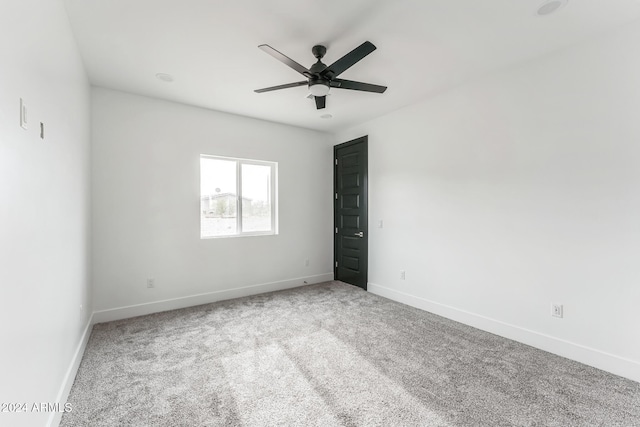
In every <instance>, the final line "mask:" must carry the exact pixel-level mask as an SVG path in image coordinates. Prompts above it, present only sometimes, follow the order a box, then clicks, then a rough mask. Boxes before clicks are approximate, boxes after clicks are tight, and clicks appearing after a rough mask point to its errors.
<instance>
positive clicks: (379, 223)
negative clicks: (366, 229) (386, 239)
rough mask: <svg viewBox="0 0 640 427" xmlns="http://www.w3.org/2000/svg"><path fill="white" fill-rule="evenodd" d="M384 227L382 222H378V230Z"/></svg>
mask: <svg viewBox="0 0 640 427" xmlns="http://www.w3.org/2000/svg"><path fill="white" fill-rule="evenodd" d="M383 226H384V222H383V221H382V220H380V221H378V228H382V227H383Z"/></svg>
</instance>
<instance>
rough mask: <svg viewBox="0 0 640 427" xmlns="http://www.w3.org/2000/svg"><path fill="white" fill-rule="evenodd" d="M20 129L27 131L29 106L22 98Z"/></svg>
mask: <svg viewBox="0 0 640 427" xmlns="http://www.w3.org/2000/svg"><path fill="white" fill-rule="evenodd" d="M20 127H21V128H22V129H24V130H27V106H26V105H25V103H24V101H23V100H22V98H20Z"/></svg>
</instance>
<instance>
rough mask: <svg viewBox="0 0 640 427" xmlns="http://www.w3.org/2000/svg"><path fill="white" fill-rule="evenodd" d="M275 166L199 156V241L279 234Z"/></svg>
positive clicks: (227, 158)
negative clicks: (211, 238)
mask: <svg viewBox="0 0 640 427" xmlns="http://www.w3.org/2000/svg"><path fill="white" fill-rule="evenodd" d="M277 175H278V164H277V163H275V162H264V161H260V160H247V159H234V158H230V157H216V156H207V155H204V154H203V155H201V156H200V237H201V238H203V239H205V238H209V237H226V236H255V235H264V234H277V233H278V230H277V228H278V219H277V209H276V207H277V204H278V200H277V194H276V180H277Z"/></svg>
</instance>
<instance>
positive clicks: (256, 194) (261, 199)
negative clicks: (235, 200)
mask: <svg viewBox="0 0 640 427" xmlns="http://www.w3.org/2000/svg"><path fill="white" fill-rule="evenodd" d="M241 167H242V175H241V176H242V183H241V185H242V231H243V232H252V231H270V230H271V166H265V165H252V164H242V165H241Z"/></svg>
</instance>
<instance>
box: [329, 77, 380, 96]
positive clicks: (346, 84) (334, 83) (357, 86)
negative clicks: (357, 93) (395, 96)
mask: <svg viewBox="0 0 640 427" xmlns="http://www.w3.org/2000/svg"><path fill="white" fill-rule="evenodd" d="M331 87H336V88H339V89H351V90H361V91H364V92H375V93H384V91H385V90H387V87H386V86H378V85H372V84H371V83H362V82H356V81H353V80H343V79H333V80H331Z"/></svg>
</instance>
